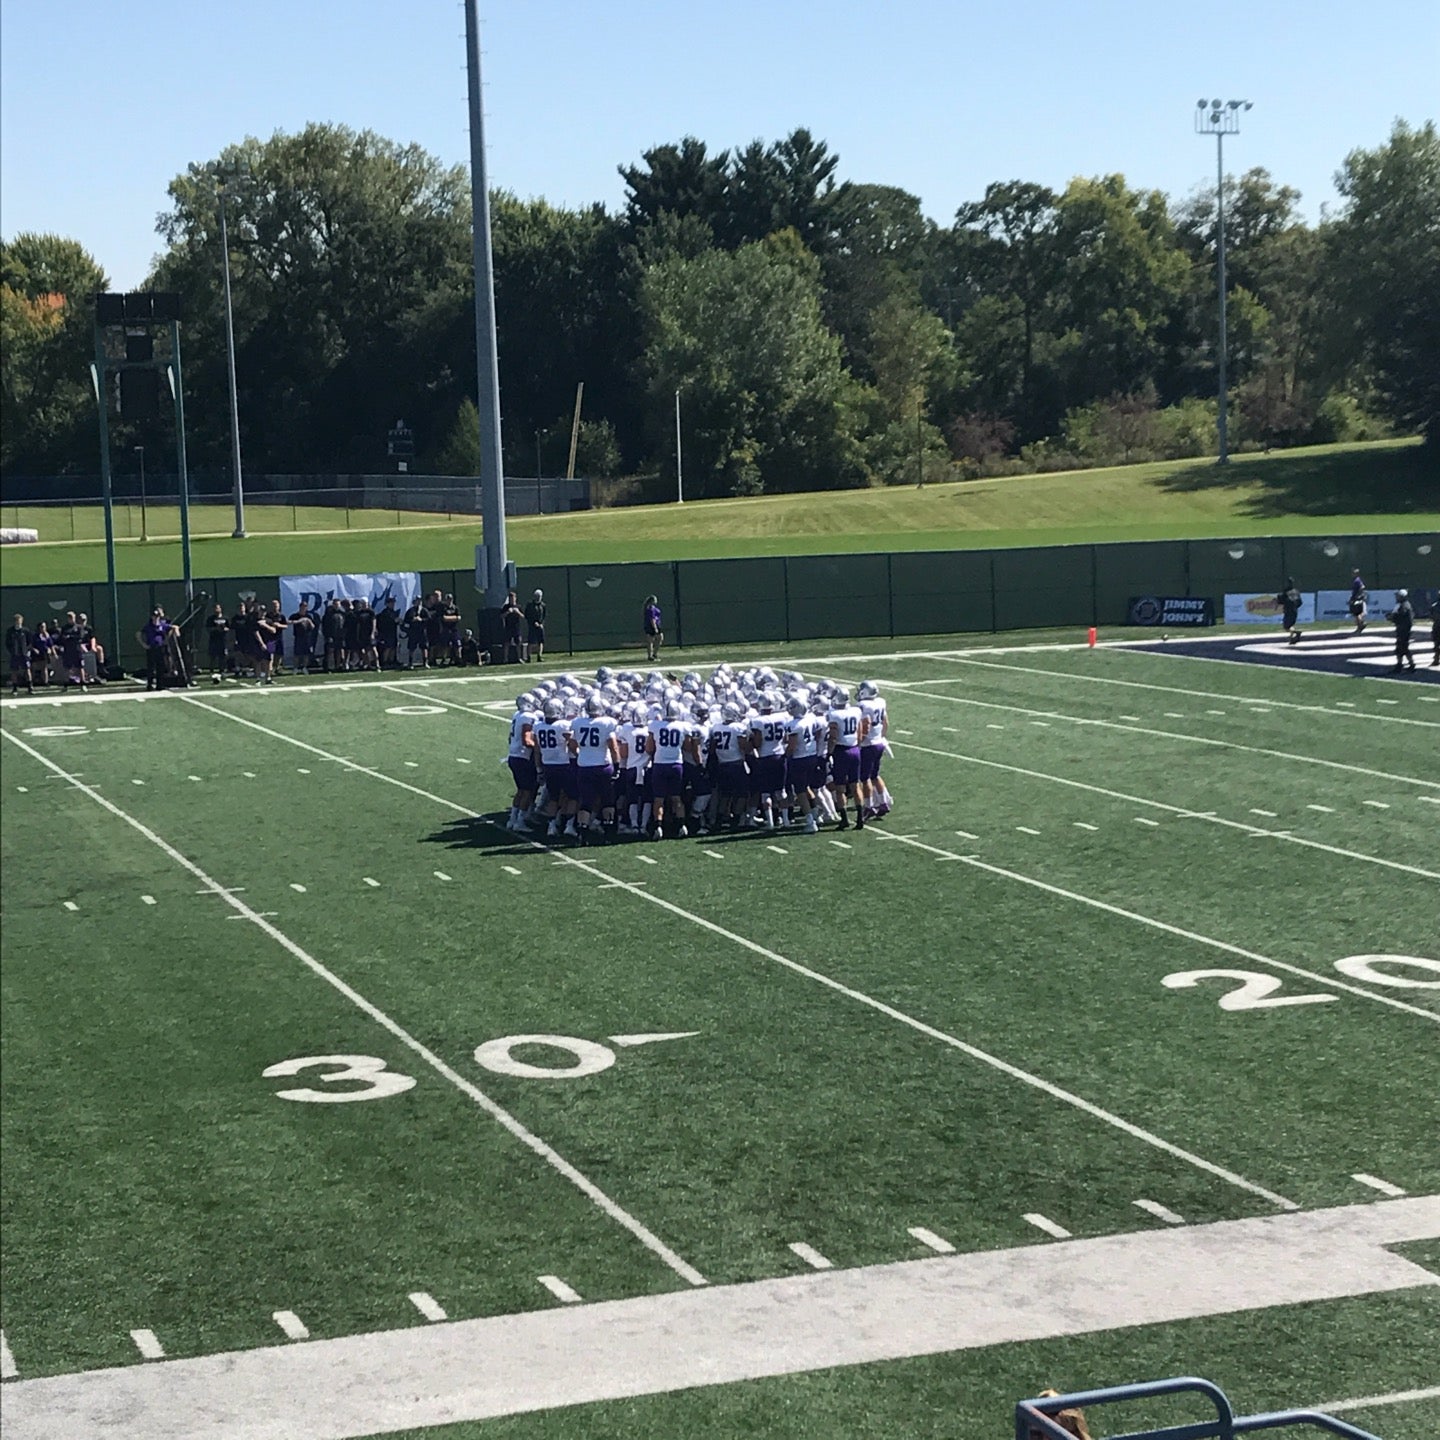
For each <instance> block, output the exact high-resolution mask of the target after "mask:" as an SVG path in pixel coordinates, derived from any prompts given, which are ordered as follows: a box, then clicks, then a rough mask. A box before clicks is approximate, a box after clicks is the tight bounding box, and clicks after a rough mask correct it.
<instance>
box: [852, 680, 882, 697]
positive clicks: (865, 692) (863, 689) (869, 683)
mask: <svg viewBox="0 0 1440 1440" xmlns="http://www.w3.org/2000/svg"><path fill="white" fill-rule="evenodd" d="M879 693H880V687H879V686H878V685H877V684H876V683H875V682H874V681H873V680H862V681H861V682H860V689H859V690H858V691H856V694H858V695H859V697H860V698H861V699H862V700H873V699H874V698H875V697H876V696H877V695H878V694H879Z"/></svg>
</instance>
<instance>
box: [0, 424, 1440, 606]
mask: <svg viewBox="0 0 1440 1440" xmlns="http://www.w3.org/2000/svg"><path fill="white" fill-rule="evenodd" d="M253 508H256V509H258V507H253ZM285 509H286V513H287V514H288V509H289V507H285ZM167 513H168V516H169V517H170V520H169V524H170V528H173V526H174V523H175V522H174V518H173V517H174V511H173V509H171V510H170V511H169V512H160V514H159V517H158V518H157V519H156V521H155V522H154V525H155V526H156V527H159V526H163V525H164V524H165V523H166V522H165V518H164V516H165V515H166V514H167ZM357 513H358V512H357ZM227 514H228V512H227ZM305 518H306V523H307V524H309V525H311V526H315V525H319V524H323V522H324V520H325V513H324V512H313V511H312V512H308V514H307V515H306V517H305ZM416 518H417V520H422V519H423V518H424V517H416ZM22 523H24V522H23V521H22ZM1437 527H1440V469H1437V467H1436V466H1435V464H1434V460H1433V456H1431V455H1430V454H1428V453H1427V452H1426V451H1425V450H1424V448H1423V447H1422V446H1421V445H1420V444H1419V443H1418V442H1416V441H1409V440H1406V441H1389V442H1384V443H1379V444H1369V445H1350V446H1318V447H1312V448H1307V449H1299V450H1289V451H1284V452H1279V453H1275V454H1271V455H1253V456H1244V457H1241V458H1238V459H1236V460H1234V461H1232V463H1231V464H1230V465H1229V466H1228V467H1226V468H1224V469H1221V468H1219V467H1217V466H1216V465H1214V464H1212V463H1210V462H1208V461H1167V462H1164V463H1160V464H1149V465H1130V466H1123V467H1116V468H1113V469H1106V470H1082V471H1071V472H1066V473H1061V474H1054V475H1021V476H1013V477H1009V478H1005V479H996V480H974V481H961V482H955V483H949V484H942V485H927V486H926V487H925V488H924V489H923V490H917V489H913V488H909V487H905V488H890V489H884V490H850V491H838V492H834V493H822V494H807V495H775V496H758V497H755V498H753V499H744V500H704V501H692V502H688V503H686V504H685V505H683V506H680V505H674V504H670V505H653V506H637V507H632V508H626V509H618V510H593V511H589V512H585V513H582V514H574V515H550V516H533V517H525V518H520V519H515V520H512V521H511V522H510V523H509V526H508V537H509V549H510V556H511V558H512V559H513V560H515V561H517V562H518V563H519V564H521V565H527V564H528V565H542V564H545V565H550V564H572V563H599V562H602V561H620V560H656V559H676V558H682V559H701V558H709V557H724V556H732V555H784V554H790V555H796V554H825V553H852V552H867V551H868V552H873V551H884V550H949V549H978V548H986V547H992V546H1011V545H1051V544H1066V543H1082V542H1091V541H1114V540H1155V539H1174V538H1181V537H1188V538H1195V539H1203V538H1210V537H1228V536H1244V535H1286V534H1289V535H1295V534H1307V533H1314V532H1322V533H1323V532H1330V533H1334V534H1343V533H1354V532H1365V531H1396V530H1412V529H1430V528H1437ZM479 538H480V527H479V525H478V524H475V525H468V524H456V523H450V524H445V523H443V522H441V523H439V524H421V525H417V527H416V528H413V529H407V528H402V529H396V528H393V527H390V528H386V529H381V530H375V531H354V532H348V533H347V532H345V531H343V530H341V531H339V532H338V533H316V532H315V531H314V530H313V529H312V530H310V531H309V532H308V533H307V532H306V531H304V530H302V531H300V532H298V533H294V534H290V533H286V534H272V535H252V536H251V537H250V538H249V539H246V540H232V539H230V538H229V537H228V536H223V537H222V536H215V537H207V538H204V539H199V540H196V541H195V542H194V546H193V557H194V560H193V566H194V573H195V574H196V575H197V576H226V575H264V574H300V573H305V572H308V571H325V570H347V571H366V570H393V569H417V570H445V569H468V568H469V567H470V566H471V565H472V564H473V560H474V546H475V544H476V542H477V541H478V540H479ZM179 548H180V547H179V545H178V543H175V542H174V541H171V540H164V539H161V540H151V541H150V542H149V543H148V544H145V545H141V544H139V543H136V542H127V543H125V544H123V545H121V546H120V547H119V553H118V561H117V565H118V569H119V574H120V578H121V579H159V578H166V577H173V576H176V575H178V574H179V573H180V553H179ZM0 566H3V570H0V580H3V582H4V583H5V584H9V585H21V584H50V583H55V582H59V581H85V580H102V579H104V576H105V558H104V547H103V546H102V545H100V544H98V543H91V542H87V543H78V544H65V545H55V546H49V545H41V546H26V547H24V548H23V549H21V548H16V547H7V549H6V551H5V552H4V554H3V557H0Z"/></svg>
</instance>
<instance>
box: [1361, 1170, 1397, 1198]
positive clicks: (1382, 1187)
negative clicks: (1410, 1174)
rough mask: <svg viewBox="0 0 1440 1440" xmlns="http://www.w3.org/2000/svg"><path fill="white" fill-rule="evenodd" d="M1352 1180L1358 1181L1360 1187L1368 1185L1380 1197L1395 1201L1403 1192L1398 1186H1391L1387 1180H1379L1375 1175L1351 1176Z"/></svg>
mask: <svg viewBox="0 0 1440 1440" xmlns="http://www.w3.org/2000/svg"><path fill="white" fill-rule="evenodd" d="M1350 1178H1351V1179H1352V1180H1358V1181H1359V1182H1360V1183H1361V1184H1362V1185H1368V1186H1369V1187H1370V1188H1371V1189H1372V1190H1378V1191H1379V1192H1380V1193H1381V1194H1382V1195H1388V1196H1390V1198H1391V1199H1392V1200H1393V1199H1396V1198H1398V1197H1399V1196H1401V1195H1403V1194H1404V1193H1405V1192H1404V1191H1403V1190H1402V1189H1401V1188H1400V1187H1399V1186H1398V1185H1392V1184H1391V1183H1390V1182H1389V1181H1388V1180H1381V1179H1380V1178H1379V1176H1377V1175H1364V1174H1360V1175H1352V1176H1351V1177H1350Z"/></svg>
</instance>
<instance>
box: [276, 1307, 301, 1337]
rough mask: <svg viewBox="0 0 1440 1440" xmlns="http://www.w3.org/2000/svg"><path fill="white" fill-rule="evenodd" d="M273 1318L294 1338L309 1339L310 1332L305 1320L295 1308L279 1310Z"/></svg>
mask: <svg viewBox="0 0 1440 1440" xmlns="http://www.w3.org/2000/svg"><path fill="white" fill-rule="evenodd" d="M272 1318H273V1319H274V1321H275V1323H276V1324H277V1325H278V1326H279V1327H280V1328H281V1329H282V1330H283V1331H284V1332H285V1333H286V1334H287V1335H288V1336H289V1337H290V1338H291V1339H292V1340H308V1339H309V1338H310V1332H309V1331H308V1330H307V1329H306V1328H305V1322H304V1321H303V1320H302V1319H301V1318H300V1317H299V1316H298V1315H297V1314H296V1313H295V1312H294V1311H293V1310H277V1311H276V1312H275V1314H274V1316H273V1317H272Z"/></svg>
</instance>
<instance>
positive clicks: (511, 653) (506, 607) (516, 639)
mask: <svg viewBox="0 0 1440 1440" xmlns="http://www.w3.org/2000/svg"><path fill="white" fill-rule="evenodd" d="M524 619H525V612H524V611H523V610H522V609H521V608H520V601H519V600H518V599H517V598H516V596H515V592H514V591H513V590H507V591H506V592H505V603H504V604H503V605H502V606H501V607H500V623H501V625H502V626H503V627H504V631H505V663H506V664H507V665H515V664H518V663H519V660H520V626H521V623H522V622H523V621H524Z"/></svg>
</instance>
